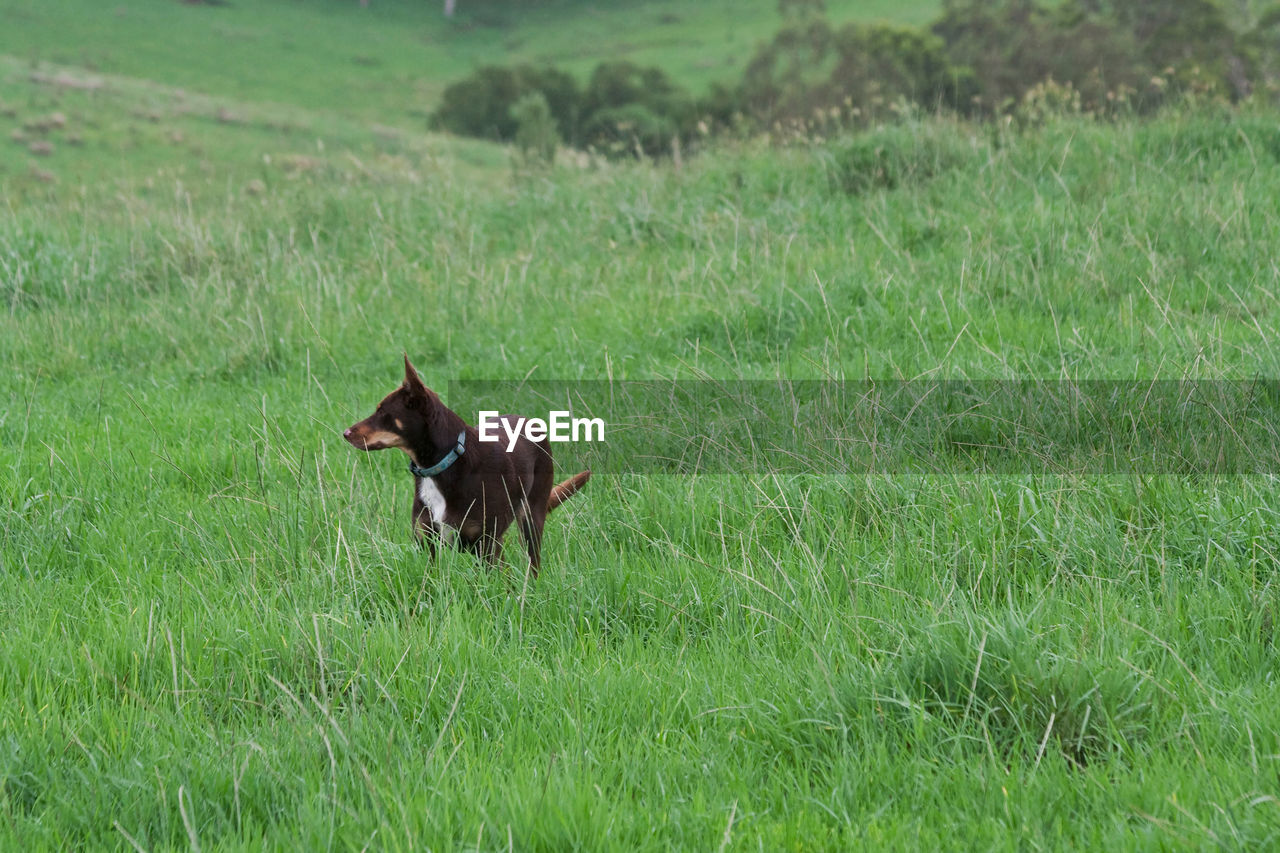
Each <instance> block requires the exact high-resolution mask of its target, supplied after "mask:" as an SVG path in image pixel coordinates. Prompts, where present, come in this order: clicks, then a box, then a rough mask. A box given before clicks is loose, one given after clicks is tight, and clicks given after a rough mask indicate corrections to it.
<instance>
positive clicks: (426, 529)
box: [413, 496, 440, 560]
mask: <svg viewBox="0 0 1280 853" xmlns="http://www.w3.org/2000/svg"><path fill="white" fill-rule="evenodd" d="M413 536H414V538H415V539H417V540H418V547H420V548H422V549H423V550H425V551H426V552H427V557H428V558H430V559H433V560H434V559H435V556H436V544H437V543H438V542H439V541H440V531H438V530H436V526H435V525H434V524H433V523H432V522H431V512H430V510H428V509H427V506H426V504H424V503H423V502H422V501H421V500H419V499H418V498H417V497H416V496H415V497H414V499H413Z"/></svg>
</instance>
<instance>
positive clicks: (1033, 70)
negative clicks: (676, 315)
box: [432, 0, 1280, 156]
mask: <svg viewBox="0 0 1280 853" xmlns="http://www.w3.org/2000/svg"><path fill="white" fill-rule="evenodd" d="M779 11H780V13H781V14H782V17H783V23H782V26H781V28H780V29H779V30H778V31H777V33H776V34H775V35H774V37H773V38H772V39H770V40H769V41H767V42H765V43H763V44H761V45H759V46H758V47H757V48H756V49H755V52H754V54H753V55H752V56H751V57H750V59H749V61H748V62H747V64H746V67H745V70H744V72H743V75H742V77H741V79H740V80H738V81H737V82H736V83H733V84H731V85H726V84H719V85H716V86H714V87H712V89H711V91H710V92H708V93H707V94H706V95H703V96H700V97H695V96H693V95H692V94H691V93H689V92H688V91H686V90H685V89H683V88H682V87H680V86H679V85H677V84H676V83H675V82H674V81H673V80H671V78H670V77H669V76H668V75H667V74H666V72H664V71H663V70H662V69H660V68H652V67H641V66H639V65H636V64H633V63H630V62H626V61H614V62H604V63H601V64H600V65H598V66H597V67H596V69H595V71H594V72H593V73H592V74H591V75H590V77H589V79H588V80H587V81H586V83H585V85H583V84H580V83H579V81H578V80H577V79H575V78H574V77H572V76H571V75H569V74H566V73H565V72H563V71H559V70H557V69H555V68H553V67H535V66H530V65H521V66H515V67H497V66H487V67H484V68H480V69H478V70H477V71H475V72H474V73H473V74H471V75H470V76H468V77H466V78H464V79H462V80H460V81H458V82H456V83H454V84H453V85H451V86H449V87H448V88H447V89H446V90H445V93H444V97H443V99H442V101H441V104H440V106H439V108H438V109H437V110H436V112H435V114H434V116H433V119H432V121H433V125H434V126H435V127H437V128H439V129H443V130H448V131H452V132H454V133H458V134H462V135H465V136H475V137H482V138H487V139H495V140H501V141H512V140H516V139H517V136H518V134H519V133H520V128H521V118H520V116H521V115H527V116H533V117H535V118H533V119H529V120H530V121H533V120H535V119H536V120H538V121H540V125H539V127H540V130H538V131H537V133H536V134H534V132H533V131H531V130H529V129H526V131H525V135H524V139H523V141H522V142H521V147H522V148H526V147H527V146H530V145H532V143H531V142H530V141H529V139H530V137H531V135H537V136H539V137H540V138H544V137H550V138H551V140H552V141H551V142H550V143H548V142H547V141H546V140H545V139H544V140H543V141H542V142H541V143H540V145H541V150H544V151H545V150H547V146H548V144H550V145H552V146H553V145H554V144H555V141H557V140H563V141H564V142H566V143H568V144H570V145H572V146H575V147H578V148H588V147H593V148H596V149H597V150H600V151H603V152H605V153H613V154H629V153H643V154H647V155H651V156H654V155H661V154H663V153H666V152H669V151H671V150H672V146H673V143H674V144H676V145H680V144H684V145H688V144H690V143H691V142H694V141H696V139H697V138H698V137H700V136H705V135H709V134H714V133H718V132H725V131H727V130H735V131H745V132H755V131H758V130H760V129H775V128H782V127H792V128H796V129H800V130H804V129H808V130H810V131H812V130H814V129H822V128H824V127H827V126H830V125H831V124H833V123H836V124H839V125H840V126H849V125H850V124H858V123H870V122H874V121H877V120H880V119H883V118H884V117H885V116H886V115H888V114H889V113H890V112H892V111H900V110H901V109H903V107H904V105H914V106H916V107H920V108H925V109H930V110H946V111H951V112H955V113H958V114H961V115H966V116H979V117H982V116H993V115H998V114H1002V113H1008V112H1012V111H1014V110H1016V109H1018V108H1019V107H1020V105H1025V104H1026V103H1027V102H1028V100H1036V99H1039V100H1041V101H1043V100H1044V99H1045V98H1047V97H1052V98H1055V99H1057V100H1058V101H1059V102H1060V103H1061V104H1062V105H1065V106H1066V107H1067V108H1070V109H1072V110H1078V111H1080V112H1084V113H1093V114H1097V115H1106V114H1112V113H1115V112H1118V111H1135V112H1142V111H1148V110H1152V109H1155V108H1157V107H1159V106H1160V105H1161V104H1164V103H1167V102H1168V101H1169V100H1170V99H1171V98H1182V97H1186V96H1187V95H1188V94H1193V95H1197V96H1204V97H1211V98H1218V99H1222V100H1224V101H1232V102H1234V101H1240V100H1242V99H1245V98H1249V97H1252V96H1260V97H1266V98H1268V99H1273V98H1274V96H1275V94H1276V92H1277V88H1278V83H1280V67H1278V64H1277V57H1278V55H1280V4H1278V5H1276V6H1274V7H1272V8H1271V9H1270V10H1269V11H1266V12H1264V13H1262V14H1257V15H1255V16H1253V18H1252V19H1251V20H1244V21H1241V20H1236V19H1233V18H1232V17H1231V15H1230V14H1229V13H1228V10H1227V8H1226V7H1224V6H1223V4H1222V3H1220V2H1217V0H1061V2H1048V1H1047V2H1037V0H946V2H945V3H944V5H943V10H942V14H941V15H940V17H939V18H938V19H937V20H936V21H935V22H934V23H933V24H932V25H931V26H929V27H925V28H912V27H904V26H893V25H886V24H864V23H852V24H845V25H843V26H837V25H834V24H832V23H831V22H830V21H829V20H828V19H827V18H826V16H825V10H824V6H823V2H822V0H780V2H779ZM531 96H532V100H531ZM539 97H540V99H541V100H539ZM522 100H523V103H524V105H525V106H524V107H523V108H522V109H521V110H516V109H513V108H514V107H515V106H516V104H517V103H518V102H522ZM535 102H536V103H543V104H544V105H545V106H539V107H537V108H533V107H531V106H530V104H533V103H535ZM533 147H537V146H533Z"/></svg>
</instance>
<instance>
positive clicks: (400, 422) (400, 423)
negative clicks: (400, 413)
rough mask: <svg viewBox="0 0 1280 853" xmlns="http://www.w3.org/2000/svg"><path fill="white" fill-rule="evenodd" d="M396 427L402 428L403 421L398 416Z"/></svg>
mask: <svg viewBox="0 0 1280 853" xmlns="http://www.w3.org/2000/svg"><path fill="white" fill-rule="evenodd" d="M396 429H398V430H403V429H404V421H402V420H400V419H399V418H396Z"/></svg>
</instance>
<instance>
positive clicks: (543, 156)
mask: <svg viewBox="0 0 1280 853" xmlns="http://www.w3.org/2000/svg"><path fill="white" fill-rule="evenodd" d="M511 117H512V118H514V119H515V121H516V139H515V141H516V147H517V148H518V149H519V150H520V156H521V159H522V160H524V162H525V164H526V165H529V166H535V165H545V164H548V163H552V162H554V161H555V158H556V149H557V148H559V147H560V134H559V133H557V132H556V122H555V119H554V118H552V116H551V107H550V106H549V105H548V104H547V96H546V95H544V94H543V93H542V92H530V93H528V94H527V95H524V96H523V97H522V98H520V100H518V101H516V102H515V104H514V105H513V106H512V107H511Z"/></svg>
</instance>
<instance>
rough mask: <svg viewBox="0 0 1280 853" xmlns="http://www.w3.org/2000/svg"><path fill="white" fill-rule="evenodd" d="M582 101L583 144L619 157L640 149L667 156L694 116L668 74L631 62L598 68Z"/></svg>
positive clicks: (606, 63) (610, 64) (688, 129)
mask: <svg viewBox="0 0 1280 853" xmlns="http://www.w3.org/2000/svg"><path fill="white" fill-rule="evenodd" d="M582 102H583V133H582V139H583V141H584V142H586V143H587V144H591V145H597V146H602V147H604V148H605V149H607V150H612V151H614V152H615V153H617V152H620V151H621V150H623V149H626V150H630V149H631V148H632V146H634V145H636V144H638V145H639V146H640V148H641V149H642V150H643V151H644V153H646V154H649V155H651V156H653V155H660V154H663V153H665V152H667V151H668V150H669V149H670V147H671V143H672V139H673V138H675V137H677V136H685V135H687V134H688V133H689V132H690V131H691V130H692V127H693V124H694V116H695V115H696V110H695V107H694V103H693V101H692V100H691V99H690V98H689V96H688V94H687V93H686V92H685V91H684V90H683V89H681V88H680V87H678V86H676V84H675V83H673V82H672V81H671V78H669V77H668V76H667V74H666V72H664V71H663V70H662V69H660V68H644V67H641V66H639V65H635V64H634V63H631V62H604V63H601V64H600V65H598V66H596V70H595V72H594V73H593V74H592V75H591V82H590V83H588V84H587V89H586V92H585V93H584V94H583V98H582Z"/></svg>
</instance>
